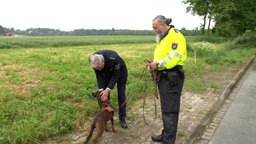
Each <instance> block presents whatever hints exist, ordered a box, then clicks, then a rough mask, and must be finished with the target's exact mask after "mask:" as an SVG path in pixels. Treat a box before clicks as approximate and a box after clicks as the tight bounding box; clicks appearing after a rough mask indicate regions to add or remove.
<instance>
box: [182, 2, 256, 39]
mask: <svg viewBox="0 0 256 144" xmlns="http://www.w3.org/2000/svg"><path fill="white" fill-rule="evenodd" d="M183 3H185V4H189V5H188V7H187V12H191V13H192V14H197V15H199V16H203V20H204V22H203V24H202V27H201V29H202V31H203V32H204V29H205V23H206V18H208V19H209V25H208V34H209V29H210V22H211V20H214V21H215V27H214V28H213V32H214V33H215V32H216V33H218V34H219V35H223V36H236V35H239V34H242V33H244V32H245V31H246V30H253V31H254V30H255V28H256V27H255V26H256V1H252V0H242V1H241V0H183Z"/></svg>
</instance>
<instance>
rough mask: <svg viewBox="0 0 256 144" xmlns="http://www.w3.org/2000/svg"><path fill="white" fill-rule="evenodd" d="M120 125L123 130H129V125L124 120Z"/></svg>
mask: <svg viewBox="0 0 256 144" xmlns="http://www.w3.org/2000/svg"><path fill="white" fill-rule="evenodd" d="M120 125H121V127H122V128H123V129H127V128H128V125H127V123H126V122H125V120H124V119H120Z"/></svg>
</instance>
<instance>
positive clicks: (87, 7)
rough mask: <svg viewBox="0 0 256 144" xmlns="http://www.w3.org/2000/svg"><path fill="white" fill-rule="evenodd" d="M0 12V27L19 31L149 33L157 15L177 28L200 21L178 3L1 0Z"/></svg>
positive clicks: (155, 0)
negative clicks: (115, 30)
mask: <svg viewBox="0 0 256 144" xmlns="http://www.w3.org/2000/svg"><path fill="white" fill-rule="evenodd" d="M0 13H1V18H0V25H2V26H4V27H7V28H12V27H13V28H15V29H21V30H25V29H28V28H53V29H59V30H63V31H72V30H74V29H81V28H83V29H112V28H115V29H134V30H152V27H151V24H152V19H153V18H154V17H155V16H156V15H159V14H161V15H164V16H166V17H170V18H172V19H173V22H172V24H173V25H174V26H175V28H178V29H181V28H182V27H185V28H186V29H194V28H196V27H199V26H200V23H202V22H203V21H202V18H200V17H198V16H193V15H192V14H191V13H186V5H184V4H183V3H182V0H1V7H0Z"/></svg>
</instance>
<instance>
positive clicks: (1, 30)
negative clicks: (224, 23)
mask: <svg viewBox="0 0 256 144" xmlns="http://www.w3.org/2000/svg"><path fill="white" fill-rule="evenodd" d="M180 31H181V32H182V33H183V34H184V35H186V36H194V35H197V34H198V33H199V32H198V31H199V30H198V28H196V29H194V30H187V29H186V28H182V29H181V30H180ZM6 32H15V33H16V34H17V35H25V36H94V35H95V36H96V35H140V36H143V35H145V36H151V35H155V33H154V32H153V31H152V30H126V29H119V30H116V29H114V28H112V29H75V30H73V31H61V30H59V29H50V28H29V29H26V30H19V29H14V28H5V27H3V26H1V25H0V35H5V33H6Z"/></svg>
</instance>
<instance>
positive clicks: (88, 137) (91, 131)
mask: <svg viewBox="0 0 256 144" xmlns="http://www.w3.org/2000/svg"><path fill="white" fill-rule="evenodd" d="M94 129H95V126H91V129H90V133H89V135H88V136H87V138H86V141H85V142H84V144H87V143H88V142H89V140H90V139H91V137H92V133H93V130H94Z"/></svg>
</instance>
